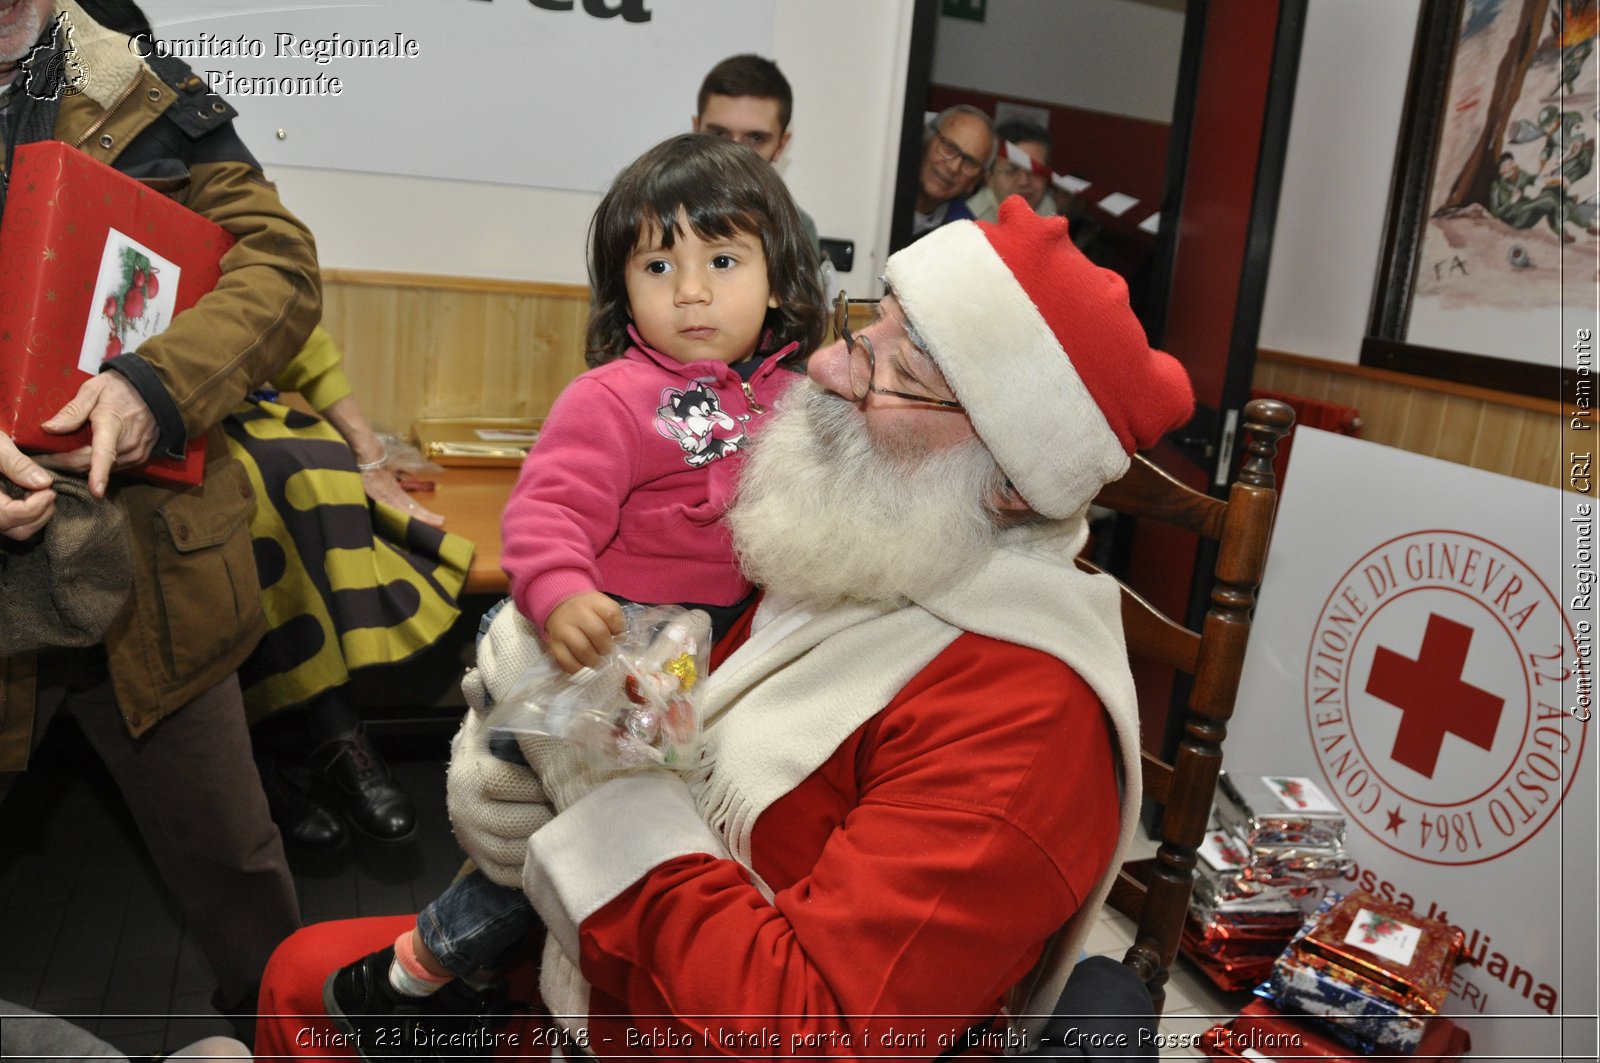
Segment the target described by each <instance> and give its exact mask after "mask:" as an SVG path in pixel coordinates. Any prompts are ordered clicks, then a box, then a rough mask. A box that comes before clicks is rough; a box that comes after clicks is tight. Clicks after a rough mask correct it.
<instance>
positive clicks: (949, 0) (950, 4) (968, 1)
mask: <svg viewBox="0 0 1600 1063" xmlns="http://www.w3.org/2000/svg"><path fill="white" fill-rule="evenodd" d="M988 7H989V0H944V7H943V9H942V10H941V14H943V15H944V17H945V18H965V19H971V20H972V21H973V22H982V21H983V13H984V12H985V11H986V10H988Z"/></svg>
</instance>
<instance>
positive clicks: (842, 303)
mask: <svg viewBox="0 0 1600 1063" xmlns="http://www.w3.org/2000/svg"><path fill="white" fill-rule="evenodd" d="M867 301H868V300H857V302H867ZM833 331H834V333H835V335H837V336H838V337H839V338H840V339H842V340H844V349H845V354H846V356H847V357H848V358H849V359H850V374H849V379H850V394H849V396H848V397H849V399H850V401H851V402H861V401H862V400H863V399H865V398H866V397H867V396H868V395H869V394H878V395H889V396H892V397H894V398H897V399H906V400H907V401H909V402H921V403H926V404H927V405H929V406H938V407H939V408H940V409H945V410H964V409H966V407H964V406H962V405H961V403H959V402H956V401H955V400H954V399H936V398H934V397H933V396H932V395H913V394H912V393H910V392H908V391H890V390H889V389H888V388H880V387H878V386H877V385H876V384H874V383H873V382H872V381H873V378H874V377H875V376H876V375H877V368H878V358H877V354H876V353H875V352H874V351H873V349H872V341H871V340H870V339H868V338H867V337H866V336H858V335H857V334H855V333H854V332H851V331H850V300H849V299H847V298H846V297H845V294H844V292H842V291H841V292H840V293H839V298H838V299H836V300H835V301H834V304H833Z"/></svg>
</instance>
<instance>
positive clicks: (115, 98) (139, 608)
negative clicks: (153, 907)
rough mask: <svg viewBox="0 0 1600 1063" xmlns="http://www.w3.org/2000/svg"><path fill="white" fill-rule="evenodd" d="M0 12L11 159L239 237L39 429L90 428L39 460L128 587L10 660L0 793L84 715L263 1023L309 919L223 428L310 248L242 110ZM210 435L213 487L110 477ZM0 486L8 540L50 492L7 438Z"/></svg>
mask: <svg viewBox="0 0 1600 1063" xmlns="http://www.w3.org/2000/svg"><path fill="white" fill-rule="evenodd" d="M0 9H3V10H0V140H3V142H4V144H5V145H6V146H7V148H8V150H7V153H6V157H7V158H8V159H9V157H10V151H9V149H10V148H12V147H14V146H15V145H17V144H25V143H29V142H31V141H36V140H43V139H49V138H54V139H57V140H61V141H65V142H66V143H68V144H70V145H73V146H74V147H76V148H78V149H79V150H81V151H83V152H85V153H86V154H88V155H90V156H91V157H93V158H95V159H98V160H100V161H101V162H105V163H108V164H109V165H111V166H113V167H115V168H116V169H118V170H120V171H122V172H124V173H126V174H128V175H130V176H132V177H135V178H139V179H142V180H145V181H147V182H148V183H149V184H150V185H151V187H153V188H156V189H158V190H160V191H162V192H164V193H165V194H167V195H168V196H170V197H171V198H173V199H174V200H176V201H177V202H179V203H181V204H183V205H184V206H186V207H188V208H189V209H191V210H194V211H196V212H198V213H200V214H202V215H204V216H205V217H207V218H210V219H211V220H212V221H214V222H216V223H218V224H219V225H221V226H222V227H223V228H225V229H227V230H228V231H229V232H230V233H232V234H233V236H234V238H235V243H234V245H233V246H232V248H230V249H229V250H228V251H227V252H226V254H225V255H224V257H223V259H222V271H223V275H222V279H221V280H220V281H219V282H218V284H217V286H216V288H215V290H214V291H212V292H211V293H209V294H208V295H206V296H205V297H204V298H203V299H202V300H201V301H200V302H199V303H198V304H196V305H195V306H194V307H193V308H191V309H190V310H188V311H186V312H184V313H182V314H179V315H178V316H177V317H176V318H175V319H174V320H173V321H172V323H171V324H170V325H169V326H168V328H167V329H166V330H165V331H164V332H162V333H160V334H159V335H157V336H155V337H153V338H151V339H149V340H147V341H146V342H145V343H144V344H143V345H142V346H140V347H139V348H138V350H137V352H135V353H130V354H122V355H120V356H118V357H116V358H113V359H111V360H109V361H108V362H106V363H105V364H104V366H103V367H102V372H101V373H100V374H99V375H98V376H96V377H95V378H94V379H92V380H90V381H89V382H87V383H85V384H84V385H83V387H82V388H81V389H80V390H79V392H78V393H77V395H76V396H75V397H74V398H73V399H72V400H71V401H70V402H68V403H67V405H66V406H65V407H64V408H63V409H62V410H61V411H60V412H59V413H58V414H56V415H55V416H54V417H52V418H51V419H50V420H49V421H47V422H46V428H47V430H51V431H60V432H70V431H73V430H75V429H77V428H78V427H80V426H82V425H85V424H87V425H89V426H90V427H91V428H92V443H91V445H90V446H88V447H84V448H81V449H80V450H77V451H71V452H69V453H66V454H62V455H52V456H48V457H40V458H37V459H36V460H37V461H38V462H39V463H40V464H43V465H46V466H49V467H51V468H54V469H55V470H57V471H58V472H59V471H68V472H74V473H79V474H84V475H86V476H87V480H88V484H89V490H90V493H91V494H93V495H95V496H96V497H105V498H108V499H110V500H111V501H112V502H113V503H114V504H115V506H116V507H117V508H118V509H119V510H121V511H122V514H123V516H124V517H125V519H126V523H127V528H128V532H127V534H128V539H129V544H130V547H131V556H132V565H133V573H132V576H133V578H132V591H131V592H130V594H129V597H128V600H127V602H126V603H125V605H124V606H123V608H122V610H121V612H120V613H119V614H117V617H116V619H115V620H114V621H113V622H112V624H111V627H110V629H109V630H108V631H107V632H106V635H105V639H104V642H103V643H102V644H101V645H99V646H94V647H91V648H89V649H87V650H56V651H46V652H42V653H39V654H36V655H20V656H13V657H11V658H10V659H5V660H0V791H3V789H4V788H5V786H6V783H5V781H4V780H5V779H6V778H7V776H6V775H5V774H4V773H5V772H16V771H19V770H21V769H23V768H24V767H25V766H26V764H27V759H28V755H29V753H30V752H31V748H32V746H33V744H34V743H35V742H36V741H37V739H38V737H39V735H41V734H42V733H43V730H44V727H45V725H46V723H47V722H48V720H49V719H50V717H51V716H52V715H53V714H54V713H56V712H67V713H70V714H71V715H72V716H74V717H75V718H76V720H77V721H78V723H79V724H80V725H81V727H82V729H83V731H84V734H85V735H86V736H87V737H88V739H89V741H90V742H91V743H92V744H93V746H94V748H95V750H96V751H97V753H98V754H99V755H100V757H101V758H102V759H103V760H104V761H105V763H106V766H107V767H108V768H109V770H110V772H111V774H112V776H113V778H114V779H115V780H116V783H117V785H118V787H119V788H120V789H121V791H122V794H123V796H124V798H125V799H126V800H127V802H128V806H129V808H130V810H131V811H132V813H133V815H134V818H135V820H136V821H137V822H138V825H139V828H140V831H141V833H142V834H143V836H144V838H145V840H146V842H147V843H148V845H149V846H150V850H151V854H152V856H153V857H154V859H155V863H156V865H157V867H158V868H159V869H160V871H161V873H162V875H163V877H164V878H165V880H166V882H167V884H168V886H169V887H170V888H171V889H172V891H173V893H174V894H175V895H176V896H177V898H178V900H179V902H180V904H181V905H182V907H183V911H184V914H185V916H186V918H187V920H188V924H189V926H190V928H191V929H192V930H193V931H194V932H195V933H196V935H197V937H198V939H199V941H200V943H201V946H202V948H203V950H204V952H205V954H206V956H207V958H208V960H209V961H210V963H211V965H212V967H213V968H214V970H215V973H216V976H217V980H218V984H219V989H218V992H217V995H216V997H215V998H214V999H215V1002H216V1004H217V1005H218V1007H219V1008H222V1009H224V1010H237V1011H240V1012H248V1011H253V1005H254V988H255V984H256V982H257V981H258V979H259V977H260V974H261V970H262V967H263V965H264V964H265V962H266V959H267V956H268V955H269V954H270V953H271V951H272V949H273V946H274V945H276V944H277V943H278V941H279V940H281V939H282V938H283V937H284V936H286V935H287V934H288V933H290V932H291V931H292V930H294V929H295V927H296V926H297V925H298V924H299V909H298V904H297V902H296V899H295V893H294V883H293V880H292V878H291V877H290V874H289V870H288V865H287V862H286V860H285V857H284V851H283V845H282V841H281V839H280V838H279V835H278V831H277V829H276V828H275V827H274V826H273V824H272V821H271V820H270V819H269V818H268V815H267V803H266V798H265V797H264V796H263V794H262V792H261V786H260V782H259V780H258V777H257V775H256V771H255V768H254V766H253V764H252V762H251V755H250V739H249V735H248V733H247V731H246V728H245V716H244V707H243V704H242V702H241V699H240V695H239V685H238V680H237V678H236V676H235V670H236V669H237V667H238V665H239V663H240V662H241V661H242V660H244V658H245V657H246V656H247V655H248V654H249V652H250V650H251V648H252V647H253V646H254V645H255V643H256V641H257V639H259V638H260V636H261V633H262V630H263V627H264V622H263V619H262V614H261V607H260V591H259V586H258V582H257V576H256V567H255V561H254V558H253V556H252V551H251V544H250V534H249V516H250V512H251V508H252V506H253V505H254V498H253V492H252V489H251V486H250V483H249V481H248V479H247V478H246V476H245V473H244V470H243V468H242V467H241V466H240V465H239V463H238V462H236V461H234V460H233V459H232V458H230V457H229V456H228V451H227V447H226V446H225V445H224V442H223V438H222V433H221V432H220V431H212V429H213V428H214V427H215V426H216V425H217V424H218V423H219V422H220V421H221V420H222V419H223V417H224V416H225V415H226V414H227V413H228V411H229V410H231V409H232V408H233V407H234V406H236V405H237V404H238V403H239V402H240V401H241V400H242V399H243V398H244V395H245V393H246V391H248V390H249V389H250V388H251V387H252V386H254V385H255V384H257V383H258V382H260V381H263V380H266V379H267V378H268V377H270V376H271V375H272V374H273V373H274V372H276V371H278V370H279V369H281V368H282V367H283V366H284V365H285V364H287V363H288V361H289V360H290V359H291V358H292V357H293V356H294V354H295V352H296V351H298V350H299V349H300V346H301V344H302V343H303V342H304V341H305V338H306V336H307V335H308V334H309V333H310V331H311V329H312V327H313V326H314V325H315V324H316V323H317V321H318V319H319V317H320V310H321V290H320V280H319V277H318V272H317V259H316V248H315V244H314V242H313V240H312V237H311V234H310V233H309V232H308V231H307V230H306V228H305V226H304V225H302V224H301V223H300V222H299V221H298V220H297V219H296V218H295V217H294V216H293V215H291V214H290V213H289V212H288V211H287V210H286V209H285V208H284V206H283V205H282V203H281V202H280V201H279V199H278V195H277V192H276V191H275V189H274V187H273V185H272V184H271V183H270V182H268V181H267V180H266V178H265V177H264V176H263V175H262V173H261V169H260V166H259V165H258V164H257V163H256V161H255V159H254V158H253V157H252V156H251V155H250V153H249V151H248V150H247V149H246V148H245V146H244V144H243V143H242V142H240V140H239V138H238V135H237V134H236V133H235V132H234V130H233V128H232V124H231V119H232V117H233V114H234V111H233V109H232V108H231V107H230V106H229V105H228V104H227V103H226V102H224V101H223V100H222V99H221V98H220V97H218V96H215V95H211V94H209V93H208V92H207V91H206V86H205V83H204V82H203V81H202V80H201V79H200V78H199V77H197V76H196V75H195V74H194V73H193V72H192V71H190V70H189V69H188V67H187V66H185V65H184V64H183V63H182V62H181V61H178V60H173V59H164V58H159V57H154V56H152V57H151V58H148V59H145V58H141V57H140V56H139V55H138V54H136V51H137V50H136V49H135V48H133V47H130V41H129V38H127V37H126V36H123V35H121V34H118V33H114V32H112V31H110V30H108V29H106V28H105V27H104V26H102V25H100V24H99V23H97V22H96V21H94V20H93V19H92V18H90V17H89V15H87V14H86V13H85V12H84V10H83V8H81V7H79V6H78V4H77V3H76V2H75V0H17V2H15V3H11V4H0ZM63 18H64V19H66V20H68V22H70V26H71V33H70V34H69V33H67V32H64V31H63V24H62V19H63ZM146 50H148V49H146ZM68 51H70V52H72V53H74V54H71V55H68V54H65V53H67V52H68ZM51 69H55V70H71V71H73V72H74V74H78V73H81V75H82V78H81V80H79V81H77V82H76V83H75V84H72V85H70V86H68V87H67V88H68V91H60V86H57V87H56V88H57V91H50V92H41V91H38V90H39V87H40V83H41V80H42V79H41V78H40V77H38V76H36V75H37V74H38V72H39V71H41V70H44V71H48V70H51ZM24 89H26V90H27V91H23V90H24ZM207 433H209V436H208V442H207V451H206V465H205V480H204V483H203V485H202V486H199V487H187V488H186V487H181V486H167V485H162V484H156V483H153V482H148V481H144V480H139V479H133V478H126V479H125V478H121V477H118V476H116V475H115V473H116V470H117V469H119V468H123V467H126V466H129V465H133V464H137V463H139V462H140V461H142V460H144V459H145V458H147V457H149V456H150V455H152V454H166V455H173V456H181V455H182V453H183V450H184V447H185V444H186V442H187V440H188V439H190V438H195V437H199V436H203V435H207ZM0 472H4V473H5V474H6V475H7V477H8V478H10V479H13V480H15V481H16V482H18V484H19V486H20V487H21V488H23V491H22V497H21V498H20V499H18V498H9V499H7V501H5V502H3V503H0V532H4V533H5V535H6V536H7V538H8V539H15V538H18V537H22V536H25V535H28V534H31V533H32V532H35V531H37V530H38V528H39V527H41V526H42V525H43V523H44V521H45V520H47V519H49V515H50V507H51V504H52V498H51V492H50V491H49V489H48V488H46V487H43V486H42V485H41V484H40V483H39V482H38V481H37V480H36V479H35V473H36V470H35V469H34V468H33V466H32V464H31V463H29V462H28V461H27V459H24V458H22V457H21V456H20V455H17V454H16V453H15V450H14V448H12V447H11V446H10V441H9V440H5V441H3V442H0ZM13 778H14V776H13Z"/></svg>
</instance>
